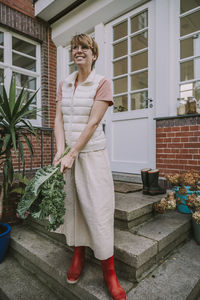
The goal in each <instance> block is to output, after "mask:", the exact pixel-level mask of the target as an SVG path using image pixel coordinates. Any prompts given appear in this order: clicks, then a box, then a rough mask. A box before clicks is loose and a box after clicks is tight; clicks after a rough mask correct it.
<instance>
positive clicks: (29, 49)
mask: <svg viewBox="0 0 200 300" xmlns="http://www.w3.org/2000/svg"><path fill="white" fill-rule="evenodd" d="M12 49H13V50H16V51H19V52H22V53H25V54H28V55H31V56H34V57H35V56H36V46H35V45H33V44H31V43H28V42H25V41H23V40H20V39H18V38H16V37H13V38H12Z"/></svg>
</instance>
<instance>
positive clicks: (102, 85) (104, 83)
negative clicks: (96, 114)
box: [56, 78, 113, 106]
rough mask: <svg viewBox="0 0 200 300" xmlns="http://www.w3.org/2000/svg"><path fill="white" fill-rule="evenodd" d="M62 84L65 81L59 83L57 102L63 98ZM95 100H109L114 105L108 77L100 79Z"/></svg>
mask: <svg viewBox="0 0 200 300" xmlns="http://www.w3.org/2000/svg"><path fill="white" fill-rule="evenodd" d="M62 86H63V81H61V82H60V83H59V86H58V93H57V97H56V102H57V101H61V100H62ZM94 100H95V101H96V100H98V101H108V102H109V106H111V105H113V97H112V87H111V83H110V81H109V80H108V79H107V78H103V79H101V80H100V82H99V86H98V88H97V92H96V95H95V96H94Z"/></svg>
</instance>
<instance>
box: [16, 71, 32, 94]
mask: <svg viewBox="0 0 200 300" xmlns="http://www.w3.org/2000/svg"><path fill="white" fill-rule="evenodd" d="M14 74H15V77H16V85H17V86H20V87H24V88H27V89H31V90H36V78H35V77H31V76H27V75H24V74H19V73H14Z"/></svg>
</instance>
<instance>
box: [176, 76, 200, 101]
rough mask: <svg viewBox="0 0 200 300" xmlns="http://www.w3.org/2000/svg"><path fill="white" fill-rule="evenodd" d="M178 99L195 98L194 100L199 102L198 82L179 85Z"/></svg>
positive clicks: (199, 84)
mask: <svg viewBox="0 0 200 300" xmlns="http://www.w3.org/2000/svg"><path fill="white" fill-rule="evenodd" d="M180 97H181V98H186V99H187V97H195V99H196V100H198V101H200V81H196V82H191V83H185V84H181V85H180Z"/></svg>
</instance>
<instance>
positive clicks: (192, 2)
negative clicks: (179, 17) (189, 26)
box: [180, 0, 200, 14]
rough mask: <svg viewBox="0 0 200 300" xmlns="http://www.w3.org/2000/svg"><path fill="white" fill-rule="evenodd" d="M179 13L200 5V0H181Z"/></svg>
mask: <svg viewBox="0 0 200 300" xmlns="http://www.w3.org/2000/svg"><path fill="white" fill-rule="evenodd" d="M180 2H181V3H180V4H181V14H182V13H184V12H186V11H188V10H191V9H193V8H195V7H198V6H199V5H200V0H181V1H180Z"/></svg>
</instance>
